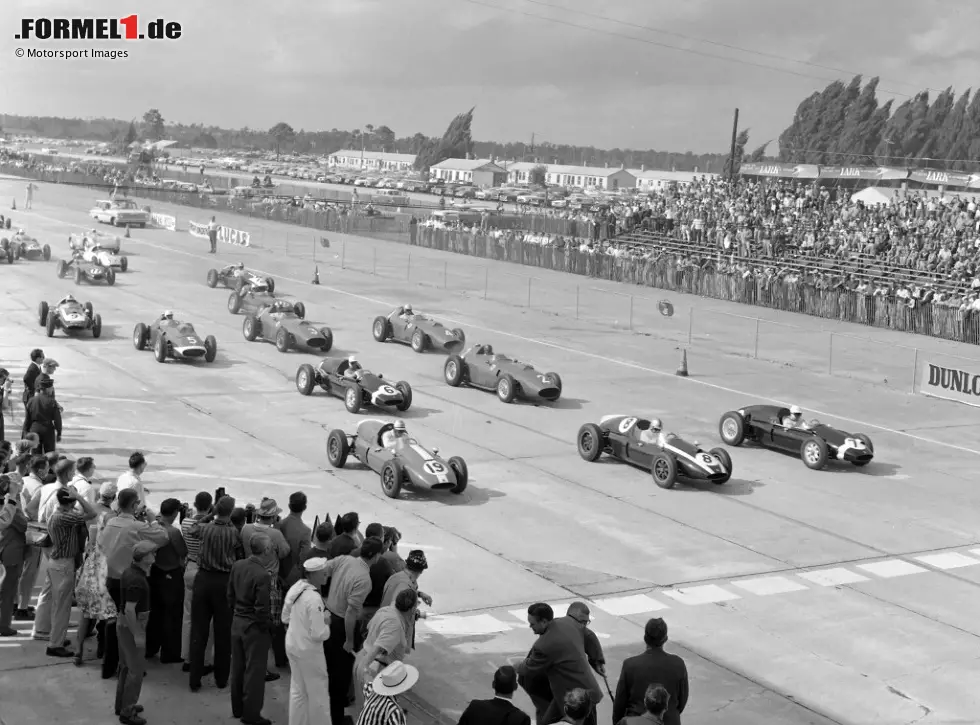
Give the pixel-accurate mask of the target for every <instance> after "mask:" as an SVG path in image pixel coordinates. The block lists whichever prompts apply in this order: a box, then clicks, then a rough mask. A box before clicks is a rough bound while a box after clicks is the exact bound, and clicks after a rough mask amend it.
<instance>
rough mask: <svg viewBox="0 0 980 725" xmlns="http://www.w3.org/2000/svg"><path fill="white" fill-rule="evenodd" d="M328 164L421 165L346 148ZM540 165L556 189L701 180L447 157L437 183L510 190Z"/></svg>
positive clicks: (435, 170) (391, 169) (386, 168)
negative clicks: (507, 187) (558, 187)
mask: <svg viewBox="0 0 980 725" xmlns="http://www.w3.org/2000/svg"><path fill="white" fill-rule="evenodd" d="M327 164H328V166H329V167H330V168H331V169H336V170H338V171H339V170H342V169H345V170H358V171H373V172H379V173H399V172H406V171H410V170H411V169H412V167H413V165H414V164H415V156H414V155H413V154H390V153H383V152H380V151H357V150H346V149H345V150H342V151H337V152H335V153H332V154H330V156H328V157H327ZM537 167H544V169H545V179H544V180H545V183H547V184H551V185H555V186H567V187H578V188H582V189H588V188H593V189H602V190H605V191H615V190H617V189H641V190H655V189H660V188H663V187H665V186H667V185H668V184H687V183H690V182H691V180H692V179H694V177H696V176H704V174H696V173H692V172H689V171H653V170H650V171H648V170H646V169H645V168H641V169H627V168H625V167H623V166H621V167H619V168H615V167H613V168H610V167H609V166H565V165H561V164H541V163H536V162H532V161H502V160H498V159H494V158H489V159H447V160H445V161H442V162H440V163H438V164H436V165H435V166H433V167H432V168H431V169H430V172H429V173H430V176H431V178H433V179H441V180H443V181H445V182H447V183H464V184H474V185H475V186H504V185H506V184H527V183H529V182H530V181H531V172H532V170H533V169H535V168H537Z"/></svg>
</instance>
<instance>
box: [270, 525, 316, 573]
mask: <svg viewBox="0 0 980 725" xmlns="http://www.w3.org/2000/svg"><path fill="white" fill-rule="evenodd" d="M276 528H278V529H279V531H281V532H282V535H283V537H284V538H285V539H286V543H287V544H289V555H288V556H287V557H286V558H285V559H283V560H282V561H281V562H280V563H279V578H280V579H282V586H283V591H289V587H291V586H292V585H293V584H295V583H296V582H297V581H299V578H300V576H301V575H302V573H303V562H304V561H305V560H306V553H307V552H308V551H310V549H311V546H312V544H311V543H310V539H311V538H312V536H313V532H312V531H311V530H310V527H309V526H307V525H306V524H304V523H303V519H301V518H300V517H299V516H298V515H296V514H290V515H289V516H287V517H286V518H284V519H283V520H282V521H280V522H279V524H278V526H277V527H276ZM287 562H288V564H287Z"/></svg>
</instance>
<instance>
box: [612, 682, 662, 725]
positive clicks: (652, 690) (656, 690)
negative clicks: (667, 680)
mask: <svg viewBox="0 0 980 725" xmlns="http://www.w3.org/2000/svg"><path fill="white" fill-rule="evenodd" d="M669 705H670V695H669V694H667V689H666V688H665V687H664V686H663V685H650V686H649V687H648V688H647V691H646V693H644V695H643V706H644V707H646V712H644V713H643V714H642V715H628V716H627V717H624V718H623V719H622V720H620V721H619V725H665V720H664V718H665V716H666V714H667V708H668V706H669Z"/></svg>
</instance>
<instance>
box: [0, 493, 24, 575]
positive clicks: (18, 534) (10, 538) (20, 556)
mask: <svg viewBox="0 0 980 725" xmlns="http://www.w3.org/2000/svg"><path fill="white" fill-rule="evenodd" d="M0 504H2V505H3V508H4V509H5V511H4V514H6V515H5V516H4V517H3V518H4V519H6V518H7V515H9V516H10V523H9V524H7V525H6V526H5V527H4V528H3V531H0V564H2V565H3V566H17V565H18V564H20V563H21V562H23V561H24V555H25V554H26V553H27V546H28V544H27V517H26V516H25V515H24V512H23V511H22V510H21V508H20V506H15V505H14V504H9V503H7V502H6V501H5V500H4V499H3V498H0Z"/></svg>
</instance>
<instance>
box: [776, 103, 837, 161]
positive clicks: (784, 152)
mask: <svg viewBox="0 0 980 725" xmlns="http://www.w3.org/2000/svg"><path fill="white" fill-rule="evenodd" d="M832 86H833V84H831V85H830V86H827V88H825V89H824V90H823V92H821V93H812V94H810V95H809V96H808V97H807V98H805V99H804V100H803V102H802V103H800V105H799V106H798V107H797V109H796V114H795V115H794V116H793V123H792V124H790V127H789V128H787V129H786V130H785V131H783V132H782V133H781V134H780V135H779V159H780V160H781V161H788V162H795V163H801V162H803V161H805V160H806V150H807V149H808V148H809V147H810V146H809V144H810V142H811V139H812V137H813V134H814V132H815V131H816V128H817V125H818V123H819V118H820V114H821V113H822V109H823V107H824V105H825V104H826V103H827V98H828V95H827V94H828V91H829V90H830V88H831V87H832Z"/></svg>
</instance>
